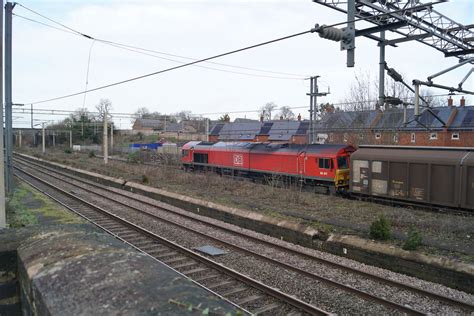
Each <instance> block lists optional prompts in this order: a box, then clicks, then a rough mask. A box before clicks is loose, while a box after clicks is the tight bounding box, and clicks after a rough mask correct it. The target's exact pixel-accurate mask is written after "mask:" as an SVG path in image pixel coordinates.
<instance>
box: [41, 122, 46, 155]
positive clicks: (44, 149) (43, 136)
mask: <svg viewBox="0 0 474 316" xmlns="http://www.w3.org/2000/svg"><path fill="white" fill-rule="evenodd" d="M41 125H42V127H43V128H42V130H43V134H42V138H43V154H44V153H45V152H46V147H45V143H44V141H45V135H44V122H43V123H42V124H41Z"/></svg>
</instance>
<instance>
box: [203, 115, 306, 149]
mask: <svg viewBox="0 0 474 316" xmlns="http://www.w3.org/2000/svg"><path fill="white" fill-rule="evenodd" d="M308 128H309V122H307V121H289V120H278V121H265V122H262V121H253V120H252V121H246V122H235V121H234V122H227V123H226V122H222V123H218V124H216V125H215V126H214V128H213V129H212V130H211V132H210V134H209V141H213V142H218V141H229V142H230V141H232V142H234V141H246V142H267V141H269V142H290V143H295V144H304V143H307V142H308Z"/></svg>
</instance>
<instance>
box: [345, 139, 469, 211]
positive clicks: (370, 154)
mask: <svg viewBox="0 0 474 316" xmlns="http://www.w3.org/2000/svg"><path fill="white" fill-rule="evenodd" d="M473 151H474V148H452V147H450V148H443V147H400V146H361V147H360V148H359V149H358V150H357V151H356V152H354V153H353V154H352V156H351V177H350V178H351V179H350V191H351V193H352V194H354V195H359V196H368V197H370V198H374V199H377V198H384V199H389V200H394V201H399V202H407V203H413V204H423V205H433V206H442V207H453V208H463V209H470V210H473V209H474V152H473Z"/></svg>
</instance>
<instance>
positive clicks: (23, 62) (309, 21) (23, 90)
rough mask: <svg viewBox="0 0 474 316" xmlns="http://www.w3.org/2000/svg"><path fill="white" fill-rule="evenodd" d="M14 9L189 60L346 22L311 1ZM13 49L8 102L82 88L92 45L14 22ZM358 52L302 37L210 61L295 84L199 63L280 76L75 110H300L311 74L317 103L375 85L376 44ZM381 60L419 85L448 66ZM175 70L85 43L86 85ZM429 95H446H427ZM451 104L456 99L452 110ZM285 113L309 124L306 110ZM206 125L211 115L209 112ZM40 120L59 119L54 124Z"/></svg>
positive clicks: (429, 59)
mask: <svg viewBox="0 0 474 316" xmlns="http://www.w3.org/2000/svg"><path fill="white" fill-rule="evenodd" d="M20 3H22V4H23V5H25V6H26V7H29V8H31V9H33V10H35V11H38V12H40V13H42V14H44V15H46V16H48V17H50V18H52V19H54V20H57V21H59V22H61V23H63V24H65V25H67V26H70V27H71V28H73V29H76V30H78V31H80V32H82V33H85V34H89V35H91V36H94V37H96V38H100V39H105V40H110V41H115V42H120V43H125V44H129V45H133V46H139V47H143V48H147V49H150V50H156V51H161V52H166V53H171V54H177V55H182V56H186V57H193V58H203V57H207V56H210V55H214V54H217V53H222V52H225V51H228V50H233V49H236V48H240V47H243V46H247V45H250V44H255V43H259V42H262V41H267V40H270V39H273V38H277V37H281V36H285V35H289V34H292V33H296V32H301V31H305V30H308V29H310V28H312V27H313V26H314V24H315V23H319V24H330V23H335V22H340V21H344V20H345V19H346V17H345V15H344V14H342V13H339V12H336V11H333V10H331V9H328V8H326V7H324V6H321V5H318V4H315V3H313V2H312V1H311V0H253V1H250V0H247V1H246V0H207V1H203V0H187V1H184V0H154V1H152V0H150V1H145V0H136V1H135V0H129V1H126V2H125V1H112V0H110V1H76V0H74V1H72V0H71V1H33V0H22V1H20ZM435 9H436V10H437V11H439V12H441V13H443V14H445V15H448V16H449V17H451V18H452V19H454V20H456V21H458V22H460V23H463V24H472V23H474V1H472V0H454V1H451V2H449V3H444V4H439V5H436V6H435ZM14 13H15V14H18V15H21V16H25V17H28V18H31V19H34V20H38V21H42V22H45V23H48V24H52V23H51V22H49V21H47V20H45V19H42V18H41V17H39V16H37V15H35V14H33V13H31V12H29V11H27V10H25V9H24V8H23V7H21V6H16V7H15V9H14ZM367 26H370V24H363V23H357V24H356V28H359V29H360V28H364V27H367ZM387 37H389V38H394V35H393V34H392V33H388V34H387ZM13 42H14V44H13V98H14V99H13V101H14V102H15V103H27V102H35V101H39V100H43V99H49V98H53V97H57V96H61V95H64V94H69V93H74V92H78V91H81V90H84V89H85V83H86V72H87V65H88V56H89V50H90V48H91V44H92V41H90V40H87V39H85V38H81V37H79V36H75V35H73V34H69V33H66V32H61V31H58V30H54V29H51V28H48V27H45V26H42V25H39V24H36V23H32V22H30V21H25V20H24V19H21V18H19V17H14V19H13ZM356 46H357V49H356V67H354V68H347V67H346V53H345V52H342V51H340V50H339V43H336V42H332V41H328V40H324V39H321V38H319V36H318V35H317V34H307V35H303V36H300V37H297V38H293V39H289V40H285V41H282V42H278V43H274V44H271V45H267V46H265V47H260V48H256V49H253V50H250V51H246V52H243V53H239V54H236V55H233V56H227V57H224V58H220V59H218V60H215V62H219V63H225V64H231V65H235V66H241V67H250V68H258V69H263V70H268V71H274V72H282V73H290V74H295V75H298V76H287V75H277V74H271V73H263V72H255V71H249V70H244V69H239V68H230V67H223V66H219V65H213V64H203V65H204V66H207V67H213V68H218V69H221V70H226V71H233V72H245V73H251V74H254V75H260V76H277V77H285V79H275V78H267V77H254V76H247V75H242V74H235V73H229V72H223V71H216V70H210V69H204V68H200V67H186V68H183V69H179V70H176V71H173V72H169V73H165V74H161V75H158V76H153V77H149V78H145V79H142V80H139V81H135V82H132V83H128V84H125V85H121V86H116V87H112V88H109V89H105V90H101V91H97V92H91V93H88V94H87V97H86V100H85V106H86V107H87V108H88V109H90V110H93V109H94V105H95V104H97V103H98V102H99V100H100V99H101V98H108V99H110V100H111V101H112V103H113V108H114V112H122V113H132V112H134V111H135V110H136V109H137V108H138V107H141V106H145V107H147V108H149V109H150V110H151V111H158V112H161V113H174V112H178V111H180V110H187V111H192V113H195V114H201V113H215V112H227V111H228V112H233V111H241V110H257V109H258V108H259V107H261V106H262V105H264V104H265V103H266V102H270V101H272V102H274V103H276V104H277V105H278V106H291V107H301V106H307V105H308V103H309V100H308V97H307V96H306V93H307V92H308V89H309V86H308V84H309V82H308V81H307V80H306V81H305V80H302V79H301V78H303V77H305V76H309V75H320V76H321V80H320V89H321V90H327V89H328V86H329V87H330V90H331V94H330V95H329V96H327V97H325V98H321V99H320V101H327V102H332V103H337V102H341V101H343V100H344V99H345V98H346V96H347V91H348V89H349V87H350V85H351V83H352V82H353V81H354V74H358V73H369V74H370V75H371V76H372V77H373V78H374V79H375V78H376V77H377V74H378V54H379V51H378V48H377V43H376V42H374V41H371V40H368V39H365V38H357V42H356ZM163 57H166V56H163ZM167 58H171V59H176V58H175V57H169V56H168V57H167ZM177 60H180V61H186V60H185V59H177ZM387 62H388V64H389V66H390V67H394V68H396V69H397V70H398V71H399V72H400V73H402V74H403V75H404V77H405V79H406V81H407V82H411V80H413V79H422V80H426V77H427V76H429V75H431V74H433V73H436V72H438V71H440V70H442V69H444V68H447V67H449V66H451V65H455V64H456V63H457V59H455V58H444V56H443V54H442V53H441V52H439V51H437V50H435V49H432V48H430V47H428V46H426V45H423V44H421V43H418V42H413V43H404V44H400V45H399V47H398V48H393V47H387ZM176 65H178V64H177V63H176V62H172V61H167V60H163V59H158V58H155V57H152V56H148V55H143V54H137V53H135V52H131V51H127V50H123V49H118V48H116V47H111V46H108V45H105V44H103V43H100V42H95V43H94V45H93V47H92V50H91V59H90V69H89V80H88V82H89V83H88V87H89V88H94V87H97V86H101V85H104V84H108V83H111V82H114V81H120V80H124V79H127V78H130V77H134V76H139V75H142V74H146V73H149V72H153V71H158V70H160V69H164V68H168V67H172V66H176ZM468 70H469V66H466V67H461V68H460V69H459V70H457V71H454V72H452V73H449V74H447V75H443V76H441V77H440V78H439V79H437V80H435V82H438V83H441V84H447V85H451V86H457V84H458V83H459V81H461V79H462V78H463V77H464V76H465V74H466V73H467V71H468ZM287 77H292V79H287ZM472 77H474V76H472ZM472 77H471V79H470V80H469V81H468V82H466V83H465V85H464V87H465V88H466V89H471V90H472V89H474V80H473V78H472ZM295 78H296V79H295ZM433 93H445V92H444V91H441V90H433ZM459 98H460V97H457V96H456V97H455V100H456V102H458V99H459ZM471 100H472V98H470V99H469V101H471ZM83 102H84V97H83V96H76V97H72V98H69V99H64V100H60V101H55V102H48V103H43V104H38V105H36V106H35V107H37V108H43V109H44V108H48V109H65V110H75V109H77V108H80V107H82V105H83ZM294 112H295V113H296V114H298V113H301V115H303V116H304V117H307V116H308V112H307V110H305V109H301V110H300V109H295V110H294ZM14 116H15V120H14V126H19V127H20V126H29V123H27V122H29V119H30V117H29V115H18V114H15V115H14ZM237 116H239V117H243V116H246V117H248V118H257V114H256V113H255V112H249V113H246V114H238V115H237V114H231V118H232V119H234V118H235V117H237ZM210 117H212V118H217V117H218V115H217V114H216V115H211V116H210ZM37 118H40V117H39V116H38V117H37ZM41 118H42V119H55V120H58V119H60V117H57V116H50V117H41ZM115 121H116V123H117V124H118V125H120V124H121V125H122V127H123V128H126V127H128V126H129V123H130V120H129V119H122V120H118V119H116V120H115Z"/></svg>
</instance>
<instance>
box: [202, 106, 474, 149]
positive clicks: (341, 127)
mask: <svg viewBox="0 0 474 316" xmlns="http://www.w3.org/2000/svg"><path fill="white" fill-rule="evenodd" d="M405 116H406V118H407V120H406V121H407V123H406V124H405V123H404V120H405ZM309 124H310V123H309V121H300V120H298V121H288V120H276V121H265V122H263V121H260V122H257V121H252V122H240V121H239V122H232V123H225V122H221V123H218V124H216V125H215V126H214V128H213V129H212V130H211V132H210V136H209V140H210V141H214V142H217V141H254V142H289V143H295V144H305V143H307V142H308V139H309V137H308V135H309V131H310V126H309ZM314 134H315V142H316V143H321V144H324V143H329V144H344V143H347V144H351V145H354V146H358V145H403V146H451V147H474V106H465V103H464V99H461V102H460V104H459V106H454V105H453V104H452V102H450V101H448V105H447V106H442V107H432V108H422V112H421V114H420V116H419V117H418V119H417V120H415V115H414V109H413V108H410V109H407V111H406V113H405V111H404V110H403V109H397V108H395V109H387V110H384V111H381V110H370V111H347V112H342V111H339V112H328V113H325V114H324V115H323V116H322V118H321V119H320V120H318V121H317V122H316V123H315V132H314Z"/></svg>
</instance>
